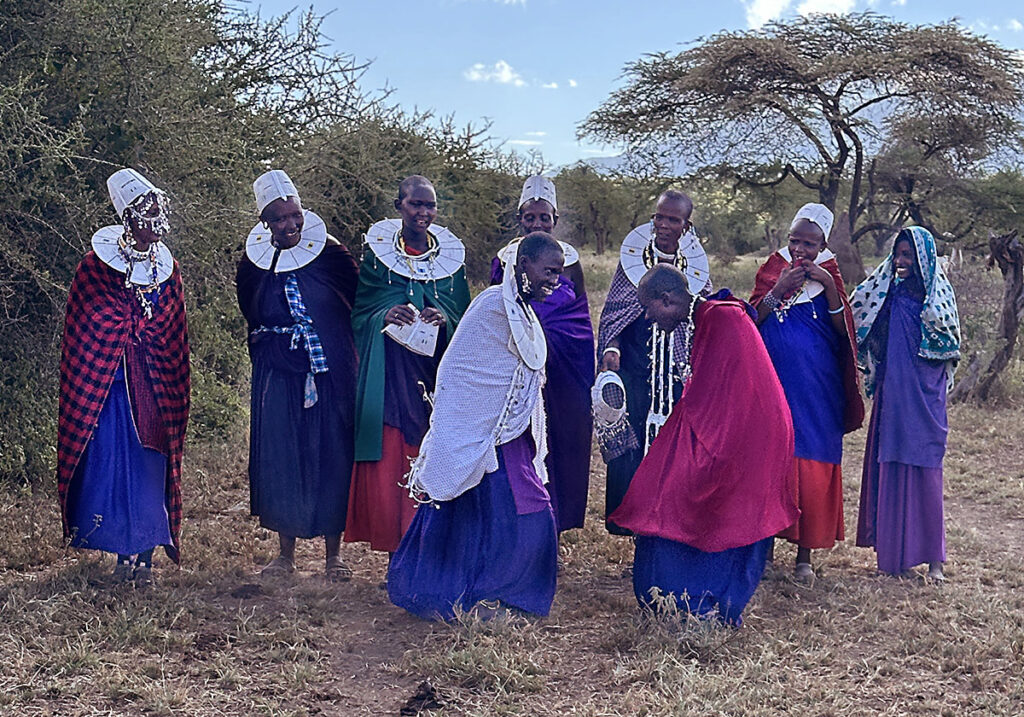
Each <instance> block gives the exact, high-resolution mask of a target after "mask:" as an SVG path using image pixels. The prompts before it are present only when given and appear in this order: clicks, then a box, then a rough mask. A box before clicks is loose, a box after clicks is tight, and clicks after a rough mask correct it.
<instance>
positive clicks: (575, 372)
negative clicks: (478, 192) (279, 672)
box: [491, 175, 594, 533]
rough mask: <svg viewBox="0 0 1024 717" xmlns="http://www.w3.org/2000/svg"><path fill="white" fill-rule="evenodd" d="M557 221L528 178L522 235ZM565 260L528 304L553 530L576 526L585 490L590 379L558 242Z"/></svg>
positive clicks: (577, 271) (497, 278)
mask: <svg viewBox="0 0 1024 717" xmlns="http://www.w3.org/2000/svg"><path fill="white" fill-rule="evenodd" d="M557 223H558V202H557V201H556V198H555V185H554V184H553V183H552V181H551V180H550V179H548V178H547V177H542V176H539V175H535V176H533V177H529V178H528V179H527V180H526V182H525V183H524V184H523V192H522V195H521V196H520V198H519V227H520V229H521V230H522V235H523V236H525V235H526V234H529V233H531V232H536V231H540V232H545V233H548V234H550V233H551V231H552V230H553V229H554V227H555V224H557ZM518 241H519V240H518V239H517V240H516V241H515V242H513V243H512V244H509V245H508V246H506V247H505V248H504V249H502V250H501V251H500V252H499V253H498V256H497V257H496V258H495V259H494V261H493V262H492V263H491V284H500V283H501V281H502V278H503V276H504V271H503V267H504V262H506V261H507V260H508V256H509V254H510V253H511V247H512V246H514V245H515V244H516V243H517V242H518ZM559 244H560V245H561V246H562V251H563V252H564V254H565V271H564V273H563V274H562V276H561V278H560V279H559V282H558V288H557V289H555V290H554V292H552V294H551V295H550V296H548V297H545V298H544V299H543V300H534V301H533V303H532V304H531V307H532V308H533V311H534V313H536V314H537V318H538V319H539V320H540V323H541V326H543V327H544V335H545V337H546V338H547V343H548V363H547V367H546V369H545V371H546V373H547V382H546V383H545V384H544V406H545V409H546V410H547V414H548V415H549V416H550V417H551V420H550V421H549V422H548V461H547V469H548V481H549V482H548V492H549V493H550V494H551V504H552V506H553V507H554V510H555V523H556V524H557V526H558V532H560V533H561V532H562V531H565V530H570V529H572V528H582V527H583V519H584V517H585V515H586V512H587V489H588V487H589V485H590V441H591V433H592V432H593V418H592V417H591V414H590V384H591V383H592V382H593V380H594V328H593V326H592V325H591V323H590V309H589V308H588V307H587V294H586V287H585V286H584V284H583V269H582V268H581V267H580V261H579V252H577V251H576V250H575V249H574V248H573V247H572V246H571V245H570V244H566V243H565V242H559Z"/></svg>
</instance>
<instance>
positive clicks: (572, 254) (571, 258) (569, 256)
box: [497, 237, 580, 266]
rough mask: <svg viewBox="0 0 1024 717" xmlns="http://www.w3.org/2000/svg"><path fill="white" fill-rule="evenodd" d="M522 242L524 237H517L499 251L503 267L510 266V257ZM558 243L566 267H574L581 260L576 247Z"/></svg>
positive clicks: (498, 255)
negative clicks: (563, 255)
mask: <svg viewBox="0 0 1024 717" xmlns="http://www.w3.org/2000/svg"><path fill="white" fill-rule="evenodd" d="M522 240H523V238H522V237H516V238H515V239H513V240H512V241H510V242H509V243H508V244H506V245H505V246H503V247H502V248H501V249H499V250H498V254H497V257H498V259H499V260H500V261H501V265H502V266H505V265H506V264H508V260H509V257H510V256H512V249H513V247H518V246H519V242H521V241H522ZM558 243H559V245H560V246H561V247H562V253H563V254H565V264H564V266H572V265H573V264H575V263H576V262H578V261H579V260H580V253H579V252H578V251H577V250H576V247H574V246H573V245H572V244H570V243H569V242H564V241H560V242H558Z"/></svg>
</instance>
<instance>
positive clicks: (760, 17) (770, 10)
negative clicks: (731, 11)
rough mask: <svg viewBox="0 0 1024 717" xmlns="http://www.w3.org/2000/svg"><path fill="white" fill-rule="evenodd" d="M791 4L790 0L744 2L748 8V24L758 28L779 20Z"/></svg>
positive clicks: (752, 0) (750, 0)
mask: <svg viewBox="0 0 1024 717" xmlns="http://www.w3.org/2000/svg"><path fill="white" fill-rule="evenodd" d="M789 4H790V0H749V1H748V2H745V3H744V5H745V6H746V8H747V25H748V26H750V27H754V28H757V27H761V26H762V25H764V24H765V23H766V22H770V21H771V20H777V19H778V18H780V17H782V13H784V12H786V9H787V8H788V7H789Z"/></svg>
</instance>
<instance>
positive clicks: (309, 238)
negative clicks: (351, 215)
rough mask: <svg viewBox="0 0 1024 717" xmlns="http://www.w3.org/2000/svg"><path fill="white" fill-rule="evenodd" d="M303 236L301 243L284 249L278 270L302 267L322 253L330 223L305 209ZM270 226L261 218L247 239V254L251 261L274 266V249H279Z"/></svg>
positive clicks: (262, 265) (266, 267)
mask: <svg viewBox="0 0 1024 717" xmlns="http://www.w3.org/2000/svg"><path fill="white" fill-rule="evenodd" d="M302 215H303V222H302V236H301V237H300V238H299V243H298V244H296V245H295V246H293V247H290V248H288V249H281V250H280V252H281V254H280V256H279V257H278V258H277V266H276V267H274V273H276V274H280V273H281V272H283V271H293V270H295V269H301V268H302V267H304V266H305V265H306V264H308V263H310V262H311V261H313V260H314V259H316V258H317V257H318V256H320V252H322V251H323V250H324V247H325V246H327V225H326V224H324V220H323V219H321V218H320V217H319V216H317V215H316V214H314V213H313V212H311V211H309V210H308V209H306V210H303V212H302ZM270 236H271V235H270V230H269V229H267V228H266V227H265V226H263V222H260V223H259V224H257V225H256V226H254V227H253V228H252V231H251V232H249V238H248V239H246V241H245V255H246V256H247V257H249V261H251V262H252V263H253V264H255V265H256V266H258V267H259V268H261V269H263V270H268V269H270V265H271V263H273V261H274V252H276V251H278V249H277V247H275V246H274V245H273V244H272V243H271V241H270Z"/></svg>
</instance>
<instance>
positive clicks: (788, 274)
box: [772, 259, 807, 300]
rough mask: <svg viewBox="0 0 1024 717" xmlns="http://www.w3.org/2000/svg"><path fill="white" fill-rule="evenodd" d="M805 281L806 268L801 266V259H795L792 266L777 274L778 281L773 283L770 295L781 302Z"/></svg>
mask: <svg viewBox="0 0 1024 717" xmlns="http://www.w3.org/2000/svg"><path fill="white" fill-rule="evenodd" d="M806 279H807V268H806V267H805V266H804V264H803V259H797V260H796V261H795V262H793V266H791V267H789V268H787V269H783V270H782V273H781V274H779V280H778V281H776V282H775V287H774V288H773V289H772V293H773V294H775V297H776V298H777V299H780V300H781V299H783V298H785V297H786V296H787V295H789V294H792V293H793V292H794V291H796V290H797V289H799V288H800V286H801V285H802V284H803V283H804V281H805V280H806Z"/></svg>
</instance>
